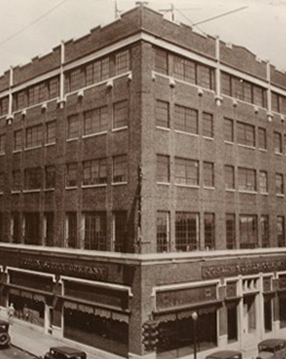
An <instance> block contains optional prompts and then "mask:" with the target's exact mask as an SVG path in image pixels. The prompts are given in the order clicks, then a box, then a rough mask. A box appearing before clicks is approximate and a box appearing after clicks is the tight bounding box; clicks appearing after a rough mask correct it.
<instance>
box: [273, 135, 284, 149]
mask: <svg viewBox="0 0 286 359" xmlns="http://www.w3.org/2000/svg"><path fill="white" fill-rule="evenodd" d="M274 151H275V153H279V154H280V153H282V135H281V133H279V132H274Z"/></svg>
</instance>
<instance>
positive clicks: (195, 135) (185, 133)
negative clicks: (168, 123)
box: [174, 130, 200, 137]
mask: <svg viewBox="0 0 286 359" xmlns="http://www.w3.org/2000/svg"><path fill="white" fill-rule="evenodd" d="M174 132H175V133H180V134H184V135H188V136H194V137H200V135H199V134H197V133H191V132H186V131H181V130H174Z"/></svg>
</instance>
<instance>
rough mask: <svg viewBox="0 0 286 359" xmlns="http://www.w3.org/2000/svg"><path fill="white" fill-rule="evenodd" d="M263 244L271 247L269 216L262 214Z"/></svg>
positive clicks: (264, 246)
mask: <svg viewBox="0 0 286 359" xmlns="http://www.w3.org/2000/svg"><path fill="white" fill-rule="evenodd" d="M260 233H261V245H262V247H263V248H268V247H270V241H269V240H270V238H269V217H268V216H260Z"/></svg>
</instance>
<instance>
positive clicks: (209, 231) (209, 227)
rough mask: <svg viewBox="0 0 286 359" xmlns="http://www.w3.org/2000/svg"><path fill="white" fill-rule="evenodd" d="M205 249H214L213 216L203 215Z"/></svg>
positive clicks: (211, 214)
mask: <svg viewBox="0 0 286 359" xmlns="http://www.w3.org/2000/svg"><path fill="white" fill-rule="evenodd" d="M204 234H205V249H206V250H209V249H215V215H214V213H205V214H204Z"/></svg>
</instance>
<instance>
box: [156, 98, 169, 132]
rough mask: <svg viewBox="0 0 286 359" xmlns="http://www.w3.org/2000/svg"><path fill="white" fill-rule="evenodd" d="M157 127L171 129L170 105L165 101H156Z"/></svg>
mask: <svg viewBox="0 0 286 359" xmlns="http://www.w3.org/2000/svg"><path fill="white" fill-rule="evenodd" d="M156 126H159V127H166V128H169V127H170V123H169V103H168V102H165V101H160V100H157V101H156Z"/></svg>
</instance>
